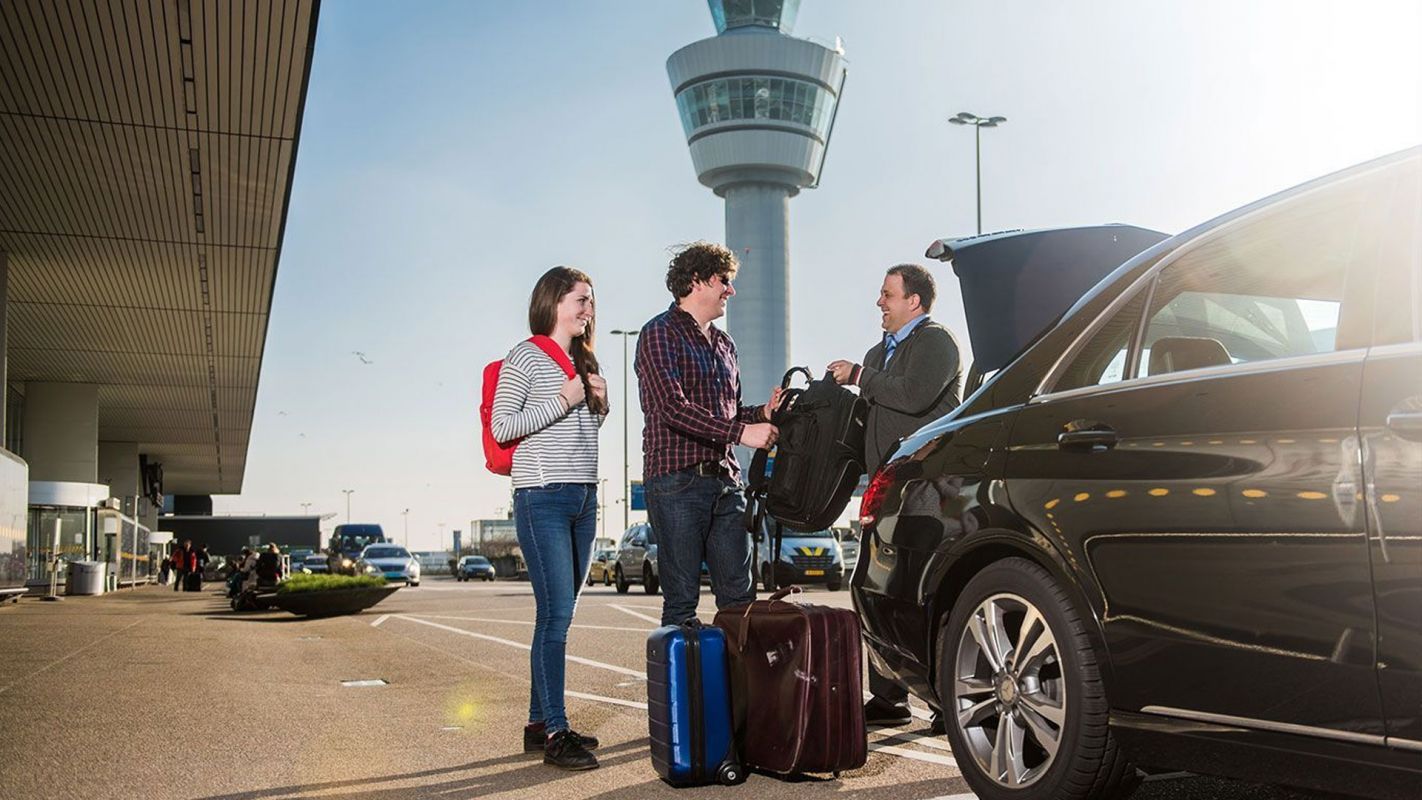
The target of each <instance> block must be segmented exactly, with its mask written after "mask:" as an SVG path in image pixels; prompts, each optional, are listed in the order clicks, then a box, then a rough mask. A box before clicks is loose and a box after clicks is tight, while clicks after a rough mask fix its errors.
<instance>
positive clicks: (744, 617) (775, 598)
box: [736, 584, 805, 650]
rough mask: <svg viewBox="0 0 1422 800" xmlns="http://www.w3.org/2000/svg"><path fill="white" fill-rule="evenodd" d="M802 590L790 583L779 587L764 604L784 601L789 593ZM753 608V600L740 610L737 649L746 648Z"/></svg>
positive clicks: (798, 592)
mask: <svg viewBox="0 0 1422 800" xmlns="http://www.w3.org/2000/svg"><path fill="white" fill-rule="evenodd" d="M803 591H805V590H804V589H801V588H800V587H799V586H797V585H795V584H791V585H789V586H786V587H785V588H784V589H781V590H780V591H778V592H776V593H775V594H772V595H771V596H770V599H769V600H767V601H766V604H767V605H770V604H772V603H776V602H784V601H785V598H787V597H789V596H790V595H792V594H800V593H801V592H803ZM757 602H758V601H757ZM754 608H755V603H754V602H752V603H746V610H745V611H742V612H741V630H740V633H739V634H738V635H737V636H736V649H737V650H745V649H746V634H748V633H749V632H750V614H751V610H752V609H754Z"/></svg>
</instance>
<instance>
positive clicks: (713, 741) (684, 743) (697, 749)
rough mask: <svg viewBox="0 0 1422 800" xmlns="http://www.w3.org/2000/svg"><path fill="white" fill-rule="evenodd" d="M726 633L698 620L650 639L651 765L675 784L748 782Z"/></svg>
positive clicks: (670, 627) (664, 629) (665, 629)
mask: <svg viewBox="0 0 1422 800" xmlns="http://www.w3.org/2000/svg"><path fill="white" fill-rule="evenodd" d="M733 724H734V723H733V721H732V719H731V678H730V668H729V665H728V662H727V655H726V634H725V633H723V632H722V631H721V629H720V628H712V627H707V626H703V625H702V624H701V623H700V622H699V621H695V620H693V621H692V622H689V623H686V624H683V625H679V626H678V625H667V626H665V627H661V628H658V629H656V630H655V631H652V633H651V635H650V636H648V637H647V726H648V733H649V734H650V735H651V739H652V748H651V749H652V766H653V768H655V769H656V770H657V774H658V775H660V776H662V779H663V780H665V781H666V782H667V783H670V784H672V785H674V786H696V785H700V784H706V783H712V782H718V781H719V782H720V783H723V784H725V785H727V786H731V785H733V784H737V783H740V782H742V781H744V780H745V779H746V773H745V770H744V769H743V768H742V767H741V764H740V761H739V759H738V758H737V756H736V749H735V744H734V742H733V740H732V727H733Z"/></svg>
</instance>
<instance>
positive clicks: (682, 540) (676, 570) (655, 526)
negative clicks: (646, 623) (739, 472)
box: [646, 470, 755, 625]
mask: <svg viewBox="0 0 1422 800" xmlns="http://www.w3.org/2000/svg"><path fill="white" fill-rule="evenodd" d="M646 487H647V516H648V518H649V520H650V521H651V523H652V533H653V535H655V536H656V537H657V572H658V579H659V580H660V581H661V584H662V624H663V625H680V624H681V623H683V622H685V621H687V620H689V619H691V618H692V617H695V616H696V605H697V602H698V601H699V599H700V597H701V562H702V560H703V559H704V560H705V561H706V566H707V568H708V569H710V571H711V586H712V587H713V589H714V590H715V592H716V607H717V608H726V607H727V606H734V605H740V604H742V603H749V602H751V601H752V600H754V599H755V588H754V585H753V584H752V582H751V539H750V534H749V533H748V532H747V531H746V527H745V520H744V519H743V515H744V513H745V510H746V501H745V497H743V496H742V495H741V490H740V487H739V486H737V485H736V484H735V482H734V481H732V480H731V479H730V478H724V477H711V476H702V475H697V474H696V472H695V471H694V470H682V471H680V472H671V473H668V474H666V475H658V476H656V477H654V478H650V479H648V480H647V482H646Z"/></svg>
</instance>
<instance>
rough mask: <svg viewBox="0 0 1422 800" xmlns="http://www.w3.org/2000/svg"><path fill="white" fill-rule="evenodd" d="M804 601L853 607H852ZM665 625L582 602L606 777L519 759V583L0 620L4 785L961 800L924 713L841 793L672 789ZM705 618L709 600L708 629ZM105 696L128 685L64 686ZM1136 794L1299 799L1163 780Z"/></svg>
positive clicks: (837, 600)
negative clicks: (282, 605) (358, 608)
mask: <svg viewBox="0 0 1422 800" xmlns="http://www.w3.org/2000/svg"><path fill="white" fill-rule="evenodd" d="M807 597H808V599H809V600H812V601H814V602H819V603H827V604H833V605H839V606H847V605H848V603H849V597H848V594H847V593H845V592H829V591H826V590H824V589H811V590H810V591H809V592H808V595H807ZM659 611H660V596H649V595H647V594H645V593H643V592H642V590H641V588H640V587H634V588H633V590H632V591H631V592H630V593H628V594H625V595H624V594H618V593H617V592H616V590H615V589H612V588H608V587H603V586H596V587H592V588H589V589H587V590H586V591H585V593H584V595H583V599H582V601H581V604H580V606H579V608H578V613H577V616H576V617H575V620H574V625H573V629H572V631H571V633H570V638H569V653H568V656H569V659H568V660H569V664H568V695H569V696H568V710H569V716H570V718H571V720H572V722H573V724H574V726H575V727H576V728H577V729H579V730H581V731H583V732H586V733H590V734H594V735H596V736H597V737H599V738H600V739H601V741H602V746H601V748H600V749H599V750H598V756H599V758H600V760H601V762H602V768H601V769H598V770H596V771H593V772H584V773H565V772H560V771H558V770H555V769H553V768H551V767H547V766H544V765H543V764H542V763H541V761H540V759H539V758H538V757H537V756H536V755H532V754H530V755H525V754H524V753H523V752H522V742H521V731H520V728H521V726H522V724H523V722H524V719H525V715H526V711H527V703H528V677H527V676H528V667H527V663H528V662H527V658H528V647H527V644H528V642H529V640H530V637H531V635H532V625H533V622H532V621H533V599H532V595H531V592H530V589H529V586H528V584H527V583H519V582H505V581H500V582H495V583H473V584H470V583H456V582H454V581H453V580H451V579H449V578H437V577H433V576H431V577H428V578H427V579H426V581H425V582H424V584H423V585H422V586H420V587H418V588H411V589H402V590H401V591H399V592H397V593H396V594H395V595H394V596H392V597H391V598H390V599H388V600H387V601H385V602H384V603H382V604H381V605H379V606H376V607H375V608H373V609H371V610H369V611H367V612H365V613H363V614H360V615H356V616H349V617H338V618H332V619H325V620H302V619H298V618H296V617H292V616H289V615H285V614H277V613H249V614H242V615H238V614H234V613H232V612H230V611H227V610H226V609H225V607H224V606H223V605H222V604H221V599H220V597H219V596H218V595H216V594H215V593H213V592H205V593H203V594H202V595H187V594H174V593H172V592H169V591H164V590H163V589H161V588H158V587H149V588H145V589H140V590H137V591H134V592H125V593H119V594H115V595H109V596H104V597H98V598H92V599H89V598H74V599H71V600H69V601H68V602H65V603H54V604H49V603H42V602H40V601H38V600H35V599H26V600H25V601H23V602H22V603H20V604H19V605H18V606H14V607H11V608H7V609H5V610H3V612H0V640H3V641H6V642H7V643H9V644H10V645H11V646H7V647H6V648H5V649H4V650H0V730H4V731H5V736H3V737H0V785H3V786H4V787H6V790H5V792H4V794H5V796H7V797H20V796H23V797H31V798H47V797H92V796H97V795H98V794H103V795H105V796H110V797H143V798H145V800H157V799H158V798H168V797H171V798H193V797H205V798H230V799H233V800H235V799H236V798H253V799H255V798H277V797H308V796H309V797H339V798H361V799H363V800H365V799H368V800H375V799H377V798H378V799H380V800H386V799H387V798H417V797H419V798H423V797H434V796H441V797H505V796H507V797H514V796H524V795H525V794H526V793H527V792H529V791H537V792H539V794H540V796H557V797H559V798H569V799H571V798H587V797H617V798H641V797H662V796H672V795H676V796H692V797H701V796H718V797H728V796H732V795H736V796H745V797H774V798H794V797H823V796H825V795H827V794H833V795H834V796H836V797H846V798H856V797H864V798H870V797H872V798H903V799H904V800H925V799H927V798H945V797H949V798H967V797H971V796H972V795H971V794H969V793H968V789H967V787H966V785H965V784H964V783H963V782H962V780H961V779H960V778H959V777H958V771H957V769H956V767H955V765H954V761H953V756H952V753H951V752H950V751H949V750H948V746H947V744H946V742H945V741H942V740H940V739H934V738H931V737H929V736H928V724H927V720H926V716H925V717H920V718H917V719H915V722H914V724H913V725H911V726H908V727H906V728H903V729H886V730H875V731H872V732H871V733H870V753H869V760H868V763H867V764H866V765H865V766H864V767H863V768H862V769H859V770H855V771H852V772H847V773H844V774H843V775H841V776H840V777H839V778H838V779H834V778H832V777H830V776H814V777H804V778H797V779H793V780H782V779H779V778H776V777H772V776H768V775H761V774H752V775H751V776H750V778H749V780H748V781H747V783H746V784H745V785H744V786H741V787H737V788H723V787H715V786H713V787H707V788H701V789H685V790H675V789H672V788H670V787H668V786H667V785H666V784H664V783H662V782H661V781H660V780H659V779H658V778H657V776H656V774H655V773H654V772H653V771H652V768H651V763H650V759H649V757H648V751H647V742H646V735H647V721H646V712H645V700H646V696H645V687H644V681H645V676H644V672H643V671H644V663H643V660H644V655H643V642H644V640H645V638H646V634H647V632H648V631H650V630H651V629H653V628H654V627H656V622H657V619H658V614H659ZM712 614H713V607H712V605H711V603H710V602H709V600H708V602H706V603H704V604H703V606H702V616H703V618H704V619H708V620H709V619H710V618H711V616H712ZM154 675H160V676H162V677H161V679H158V680H156V681H155V680H154V679H153V677H152V676H154ZM100 679H104V680H106V681H107V685H110V686H114V687H130V688H129V689H122V688H120V689H116V690H115V691H113V692H109V693H106V694H105V695H104V696H102V697H80V696H77V695H75V694H73V693H72V692H70V693H66V692H65V691H62V690H60V689H58V688H57V687H64V686H69V687H73V686H83V685H98V684H97V681H98V680H100ZM364 682H371V683H368V684H367V683H364ZM920 713H921V710H920ZM56 748H58V749H59V750H60V751H62V752H63V753H64V754H65V757H64V758H55V757H54V752H55V751H56ZM101 786H102V787H104V788H103V789H102V790H101V789H98V788H97V787H101ZM1136 796H1137V797H1141V798H1169V797H1209V798H1232V797H1238V798H1246V797H1247V798H1280V799H1283V798H1291V797H1294V796H1295V795H1293V794H1292V793H1289V792H1285V791H1282V790H1273V789H1264V788H1261V787H1256V786H1249V785H1245V784H1232V783H1227V782H1222V781H1214V780H1205V779H1200V778H1194V777H1189V776H1172V777H1166V778H1164V779H1152V780H1150V781H1148V782H1147V783H1146V784H1145V786H1144V787H1143V788H1142V789H1141V790H1140V792H1138V794H1137V795H1136Z"/></svg>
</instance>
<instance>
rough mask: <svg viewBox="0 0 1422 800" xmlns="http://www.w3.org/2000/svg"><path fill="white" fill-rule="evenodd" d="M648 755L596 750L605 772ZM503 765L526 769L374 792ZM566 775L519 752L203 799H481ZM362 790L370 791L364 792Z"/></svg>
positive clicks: (623, 748) (630, 749)
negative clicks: (308, 796)
mask: <svg viewBox="0 0 1422 800" xmlns="http://www.w3.org/2000/svg"><path fill="white" fill-rule="evenodd" d="M646 750H647V743H646V740H639V741H635V742H626V743H624V744H620V745H614V746H611V747H606V748H600V749H598V750H597V757H598V761H599V762H601V763H602V765H603V766H604V767H608V766H614V765H617V764H622V763H626V762H628V761H633V760H636V759H645V758H647V753H646ZM504 764H509V765H512V764H524V766H521V767H519V768H518V769H515V770H496V771H494V772H491V773H489V774H487V775H476V776H470V777H465V778H449V779H446V780H439V781H436V782H431V783H421V784H420V785H419V786H407V787H389V788H374V786H373V784H379V783H390V782H393V781H411V780H418V779H421V778H438V777H440V776H447V775H453V774H454V773H459V772H467V771H470V770H481V769H488V768H489V767H497V766H500V765H504ZM565 775H566V773H563V772H561V771H559V770H557V769H555V768H554V767H550V766H547V765H545V764H544V763H543V760H542V757H541V756H540V755H539V754H537V753H517V754H514V755H506V756H499V757H498V758H491V759H487V760H484V761H474V762H471V763H468V764H460V765H458V766H454V767H444V768H441V769H430V770H421V771H419V772H409V773H404V774H399V775H386V776H383V777H379V778H363V779H359V780H349V781H330V782H327V783H309V784H302V785H298V786H280V787H276V788H271V789H256V790H253V791H250V792H237V793H234V794H220V795H211V796H209V797H206V798H204V800H261V798H269V797H291V796H293V795H301V794H304V793H308V792H320V794H321V797H322V798H337V800H420V799H422V798H429V797H436V796H439V795H443V794H446V793H456V794H458V795H459V796H468V797H479V796H481V795H485V794H493V793H494V792H507V791H510V790H514V789H531V788H533V787H536V786H540V785H542V784H545V783H547V782H548V781H550V780H553V779H555V778H560V777H564V776H565ZM360 787H371V788H365V789H362V788H360ZM333 789H350V790H351V791H347V792H333V791H332V790H333Z"/></svg>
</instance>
